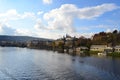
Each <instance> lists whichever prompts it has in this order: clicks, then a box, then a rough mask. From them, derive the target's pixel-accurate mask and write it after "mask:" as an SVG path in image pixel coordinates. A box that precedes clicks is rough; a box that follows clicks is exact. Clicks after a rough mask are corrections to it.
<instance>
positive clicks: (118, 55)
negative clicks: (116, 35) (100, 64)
mask: <svg viewBox="0 0 120 80" xmlns="http://www.w3.org/2000/svg"><path fill="white" fill-rule="evenodd" d="M107 56H113V57H120V52H113V53H109V54H107Z"/></svg>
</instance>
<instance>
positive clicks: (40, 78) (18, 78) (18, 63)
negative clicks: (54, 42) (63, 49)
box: [0, 47, 120, 80]
mask: <svg viewBox="0 0 120 80" xmlns="http://www.w3.org/2000/svg"><path fill="white" fill-rule="evenodd" d="M0 80H120V59H119V58H112V57H98V56H89V57H79V56H71V55H68V54H62V53H61V54H60V53H57V52H52V51H46V50H35V49H27V48H16V47H0Z"/></svg>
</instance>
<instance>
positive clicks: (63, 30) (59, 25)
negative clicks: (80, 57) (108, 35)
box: [0, 0, 118, 39]
mask: <svg viewBox="0 0 120 80" xmlns="http://www.w3.org/2000/svg"><path fill="white" fill-rule="evenodd" d="M44 1H46V2H48V3H49V2H52V0H44ZM117 8H118V6H117V5H115V4H112V3H111V4H102V5H98V6H93V7H86V8H78V7H77V6H76V5H74V4H63V5H61V6H60V7H59V8H56V9H52V10H51V11H49V12H46V13H43V12H42V11H39V12H37V14H35V13H33V12H23V13H22V14H20V13H18V12H17V11H16V10H15V9H11V10H8V11H7V12H6V13H0V23H1V24H0V34H7V33H8V32H10V33H11V34H13V35H28V36H37V37H45V38H53V39H56V38H59V37H62V36H63V35H65V34H70V35H71V36H78V37H79V36H86V37H90V36H92V35H93V33H80V32H77V30H76V29H78V28H76V26H75V25H74V22H75V19H76V18H77V19H81V20H84V19H89V20H90V19H94V18H97V17H100V16H101V15H103V14H104V13H106V12H109V11H113V10H115V9H117ZM38 15H43V19H42V18H39V16H38ZM23 19H34V20H33V21H34V22H35V25H34V26H33V27H34V28H33V31H31V30H29V29H28V30H27V29H24V28H21V29H20V28H16V29H13V28H12V27H10V26H9V25H7V22H8V21H11V20H23ZM28 24H29V23H28ZM100 27H102V26H100ZM80 29H81V30H82V29H83V28H82V27H81V28H80ZM84 30H89V29H88V28H84Z"/></svg>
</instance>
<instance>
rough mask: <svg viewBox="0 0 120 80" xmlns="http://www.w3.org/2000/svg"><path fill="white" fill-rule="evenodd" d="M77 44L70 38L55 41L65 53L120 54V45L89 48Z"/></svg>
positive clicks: (92, 46)
mask: <svg viewBox="0 0 120 80" xmlns="http://www.w3.org/2000/svg"><path fill="white" fill-rule="evenodd" d="M61 44H62V45H61ZM76 44H77V43H76V40H75V38H74V37H70V36H66V37H64V38H62V39H58V40H55V46H62V49H64V52H67V53H76V54H83V53H84V52H85V51H96V52H100V53H112V52H120V45H116V46H114V47H112V46H108V45H91V46H90V47H89V48H88V47H86V46H77V45H76Z"/></svg>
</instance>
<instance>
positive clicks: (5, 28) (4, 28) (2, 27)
mask: <svg viewBox="0 0 120 80" xmlns="http://www.w3.org/2000/svg"><path fill="white" fill-rule="evenodd" d="M14 33H15V29H13V28H12V27H10V26H9V25H7V24H2V23H0V35H13V34H14Z"/></svg>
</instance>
